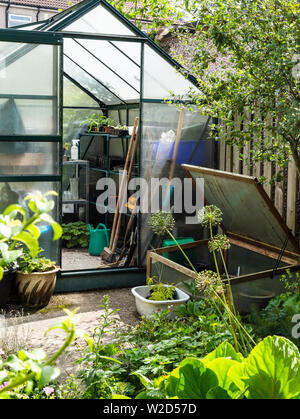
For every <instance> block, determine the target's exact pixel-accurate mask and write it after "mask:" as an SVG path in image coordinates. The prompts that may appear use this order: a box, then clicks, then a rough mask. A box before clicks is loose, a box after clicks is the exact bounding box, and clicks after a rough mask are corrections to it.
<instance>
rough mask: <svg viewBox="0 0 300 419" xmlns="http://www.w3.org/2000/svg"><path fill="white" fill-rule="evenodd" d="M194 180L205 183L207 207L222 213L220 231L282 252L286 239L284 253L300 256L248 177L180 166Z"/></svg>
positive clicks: (264, 196) (267, 201)
mask: <svg viewBox="0 0 300 419" xmlns="http://www.w3.org/2000/svg"><path fill="white" fill-rule="evenodd" d="M182 167H183V168H184V170H185V172H186V173H187V175H188V176H190V177H191V178H192V179H193V180H195V179H196V178H203V179H204V200H205V203H206V205H215V206H217V207H218V208H220V210H221V211H222V212H223V222H222V228H223V229H224V231H225V232H226V233H228V234H230V233H232V234H235V235H238V236H242V237H248V238H250V239H253V240H257V241H259V242H261V243H265V244H268V245H271V246H274V247H276V248H278V249H281V248H282V247H283V245H284V243H285V241H286V238H287V236H288V235H289V240H288V242H287V245H286V250H288V251H291V252H295V253H297V254H298V255H300V248H299V245H298V243H297V241H296V239H295V237H294V236H293V234H292V232H291V231H290V230H289V228H288V227H287V225H286V223H285V222H284V220H283V218H282V217H281V215H280V214H279V212H278V211H277V209H276V208H275V206H274V205H273V203H272V201H271V199H270V198H269V196H268V195H267V193H266V192H265V190H264V188H263V187H262V185H261V184H260V183H259V182H258V180H257V179H256V178H254V177H251V176H244V175H239V174H235V173H228V172H223V171H221V170H214V169H208V168H205V167H198V166H191V165H187V164H183V165H182Z"/></svg>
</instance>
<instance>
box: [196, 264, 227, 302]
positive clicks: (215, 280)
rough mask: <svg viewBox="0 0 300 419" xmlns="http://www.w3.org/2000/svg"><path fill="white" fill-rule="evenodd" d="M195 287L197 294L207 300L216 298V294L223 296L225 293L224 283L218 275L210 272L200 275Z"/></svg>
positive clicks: (205, 271) (203, 272) (200, 273)
mask: <svg viewBox="0 0 300 419" xmlns="http://www.w3.org/2000/svg"><path fill="white" fill-rule="evenodd" d="M195 285H196V290H197V292H198V293H199V294H201V295H203V296H204V297H206V298H216V294H218V295H222V293H223V292H224V288H223V284H222V281H221V280H220V278H219V277H218V275H217V274H216V273H215V272H213V271H209V270H204V271H202V272H199V273H198V276H197V278H196V280H195Z"/></svg>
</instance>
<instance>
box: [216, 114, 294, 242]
mask: <svg viewBox="0 0 300 419" xmlns="http://www.w3.org/2000/svg"><path fill="white" fill-rule="evenodd" d="M266 122H267V121H266ZM245 123H247V120H245V118H244V121H243V124H245ZM234 125H235V129H237V128H238V127H239V128H242V127H241V125H242V124H241V123H240V118H239V116H235V121H234ZM224 135H230V133H228V132H227V133H225V134H224ZM218 149H219V152H218V154H219V155H218V162H219V167H218V168H219V170H224V171H226V172H232V173H239V174H243V175H250V176H254V177H256V178H260V177H261V176H263V177H266V179H267V181H266V182H265V183H264V189H265V191H266V192H267V194H268V195H269V196H270V198H271V199H272V201H273V203H274V205H275V207H276V208H277V210H278V212H279V213H280V215H281V216H282V218H283V219H284V220H285V222H286V224H287V226H288V227H289V228H290V229H291V230H292V232H293V234H294V235H295V236H296V238H297V239H298V240H300V216H299V213H300V187H299V177H298V174H297V170H296V166H295V163H294V161H293V160H291V161H290V162H289V165H288V167H287V168H286V169H285V170H284V179H283V181H281V182H276V183H273V184H270V183H269V181H268V180H270V179H271V178H272V176H274V175H275V174H276V173H277V172H278V171H279V169H278V167H277V165H276V163H274V162H268V161H266V162H259V163H254V164H253V165H251V164H249V160H250V159H251V155H250V151H251V142H248V143H247V145H246V146H245V147H244V148H242V149H240V148H239V147H238V146H236V145H227V144H226V143H225V141H223V140H221V141H219V147H218ZM241 154H243V156H244V157H243V158H242V157H241ZM250 161H251V160H250Z"/></svg>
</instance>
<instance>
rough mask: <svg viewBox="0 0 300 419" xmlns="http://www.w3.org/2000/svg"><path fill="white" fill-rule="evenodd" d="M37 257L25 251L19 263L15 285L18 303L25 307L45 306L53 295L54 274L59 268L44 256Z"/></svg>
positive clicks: (40, 250)
mask: <svg viewBox="0 0 300 419" xmlns="http://www.w3.org/2000/svg"><path fill="white" fill-rule="evenodd" d="M42 250H43V249H39V253H38V255H37V256H32V255H31V254H30V252H29V251H25V252H24V253H23V256H22V258H21V260H20V262H19V269H18V271H17V277H16V284H17V290H18V295H19V298H20V301H21V303H22V305H23V306H25V307H32V308H38V307H43V306H46V305H47V304H48V303H49V301H50V299H51V297H52V294H53V291H54V288H55V284H56V274H57V272H58V271H59V267H58V266H56V264H55V262H53V261H51V260H50V259H47V258H46V257H44V256H39V255H40V253H41V252H42Z"/></svg>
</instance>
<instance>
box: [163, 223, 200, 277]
mask: <svg viewBox="0 0 300 419" xmlns="http://www.w3.org/2000/svg"><path fill="white" fill-rule="evenodd" d="M167 232H168V234H169V236H170V237H171V238H172V240H174V242H175V243H176V245H177V247H178V249H179V250H180V251H181V253H182V254H183V256H184V257H185V259H186V260H187V262H188V263H189V265H190V267H191V268H192V270H193V271H194V272H195V274H197V275H198V272H197V271H196V269H195V267H194V265H193V264H192V262H191V261H190V259H189V258H188V256H187V255H186V253H185V252H184V251H183V250H182V248H181V246H180V244H179V243H178V241H177V240H176V239H175V237H174V236H173V234H172V233H171V232H170V231H169V230H167Z"/></svg>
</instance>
